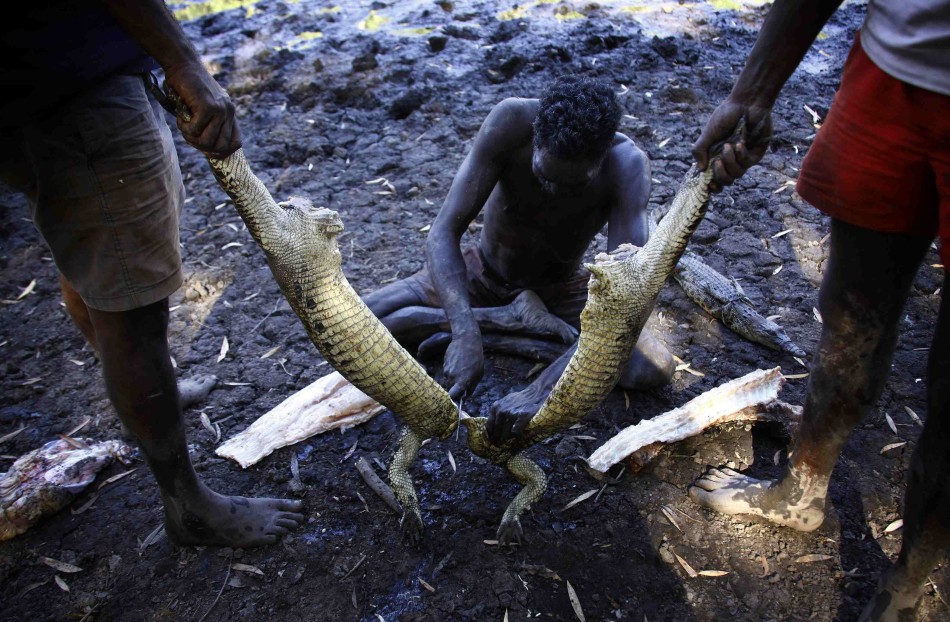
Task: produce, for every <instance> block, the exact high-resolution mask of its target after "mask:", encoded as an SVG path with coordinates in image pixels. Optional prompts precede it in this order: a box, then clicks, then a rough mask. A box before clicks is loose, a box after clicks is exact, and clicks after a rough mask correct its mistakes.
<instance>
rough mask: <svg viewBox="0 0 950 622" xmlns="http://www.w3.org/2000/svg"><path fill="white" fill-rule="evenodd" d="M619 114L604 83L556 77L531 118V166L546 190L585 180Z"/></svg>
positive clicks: (567, 187) (603, 151)
mask: <svg viewBox="0 0 950 622" xmlns="http://www.w3.org/2000/svg"><path fill="white" fill-rule="evenodd" d="M620 114H621V110H620V103H619V102H618V101H617V95H616V94H615V93H614V91H613V89H612V88H610V86H609V85H607V84H605V83H603V82H599V81H597V80H593V79H590V78H583V77H573V76H572V77H566V78H559V79H558V80H557V81H556V82H555V83H554V84H553V85H552V86H551V87H550V88H548V90H547V91H545V93H544V94H543V95H542V97H541V103H540V106H539V107H538V116H537V117H536V118H535V120H534V158H533V162H532V168H533V170H534V174H535V176H537V178H538V179H539V180H540V181H541V184H542V185H543V186H544V187H545V188H546V189H547V190H548V191H550V192H561V191H570V190H572V189H575V190H576V189H581V188H584V187H585V186H587V184H588V183H590V181H591V180H592V179H593V178H594V176H595V175H596V174H597V172H598V171H599V170H600V165H601V164H602V163H603V160H604V156H606V154H607V150H608V149H609V148H610V145H611V144H612V142H613V138H614V134H615V133H616V131H617V128H618V127H619V125H620Z"/></svg>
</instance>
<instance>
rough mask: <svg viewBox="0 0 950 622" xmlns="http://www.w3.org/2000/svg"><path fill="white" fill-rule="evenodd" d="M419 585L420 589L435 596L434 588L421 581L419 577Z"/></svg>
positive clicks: (423, 580)
mask: <svg viewBox="0 0 950 622" xmlns="http://www.w3.org/2000/svg"><path fill="white" fill-rule="evenodd" d="M419 584H420V585H422V587H424V588H426V589H427V590H429V591H430V592H432V593H433V594H435V588H434V587H432V586H431V585H429V584H428V583H426V581H425V579H423V578H422V577H419Z"/></svg>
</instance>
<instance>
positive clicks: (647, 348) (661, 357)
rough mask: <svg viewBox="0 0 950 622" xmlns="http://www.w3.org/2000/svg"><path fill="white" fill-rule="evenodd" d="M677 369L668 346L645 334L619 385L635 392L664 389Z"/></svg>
mask: <svg viewBox="0 0 950 622" xmlns="http://www.w3.org/2000/svg"><path fill="white" fill-rule="evenodd" d="M675 369H676V366H675V364H674V362H673V355H672V353H671V352H670V351H669V349H668V348H667V347H666V344H664V343H663V342H662V341H661V340H660V339H658V338H657V337H655V336H654V335H652V334H651V333H648V332H643V333H642V334H641V335H640V339H639V341H637V345H636V347H635V348H634V349H633V354H632V355H631V356H630V359H629V360H628V361H627V363H626V364H625V365H624V367H623V370H622V371H621V372H620V380H619V382H618V383H617V384H618V385H619V386H620V387H621V388H623V389H633V390H644V389H653V388H656V387H662V386H665V385H667V384H669V383H670V380H671V379H672V378H673V372H674V371H675Z"/></svg>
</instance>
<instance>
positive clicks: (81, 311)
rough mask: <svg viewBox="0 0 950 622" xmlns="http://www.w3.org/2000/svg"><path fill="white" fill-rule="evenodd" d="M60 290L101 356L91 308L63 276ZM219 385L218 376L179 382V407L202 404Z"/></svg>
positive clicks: (81, 328)
mask: <svg viewBox="0 0 950 622" xmlns="http://www.w3.org/2000/svg"><path fill="white" fill-rule="evenodd" d="M59 288H60V289H61V290H62V293H63V302H64V303H65V304H66V311H68V312H69V317H71V318H72V320H73V322H74V323H75V324H76V326H77V327H78V328H79V332H81V333H82V335H83V337H85V338H86V341H87V342H88V343H89V345H90V346H91V347H92V349H93V350H94V351H95V352H96V356H98V355H99V344H98V342H97V341H96V331H95V329H94V328H93V326H92V319H91V318H90V317H89V307H87V306H86V303H85V301H83V299H82V296H80V295H79V292H77V291H76V290H75V289H73V286H72V285H70V284H69V281H67V280H66V277H64V276H63V275H62V274H60V275H59ZM217 383H218V378H217V376H213V375H208V376H196V377H194V378H188V379H183V380H179V381H178V396H179V405H180V406H181V408H188V407H189V406H194V405H195V404H198V403H200V402H203V401H204V400H205V398H207V397H208V394H209V393H211V390H212V389H214V387H215V385H216V384H217Z"/></svg>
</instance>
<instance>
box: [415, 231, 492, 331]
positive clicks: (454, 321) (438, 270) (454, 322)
mask: <svg viewBox="0 0 950 622" xmlns="http://www.w3.org/2000/svg"><path fill="white" fill-rule="evenodd" d="M426 259H427V262H428V268H429V274H430V275H431V276H432V283H433V287H434V288H435V291H436V293H438V295H439V300H440V301H441V303H442V308H443V309H444V310H445V315H446V317H447V318H448V321H449V325H450V326H451V328H452V336H453V337H455V338H458V337H465V336H469V335H481V332H480V331H479V328H478V323H477V322H476V321H475V315H474V313H473V312H472V307H471V304H470V302H469V298H468V288H467V287H466V286H465V278H466V269H465V260H464V259H463V258H462V250H461V248H460V246H459V238H456V237H455V236H454V235H450V234H449V235H439V233H438V232H437V231H435V235H433V234H432V233H430V238H429V240H428V242H427V243H426Z"/></svg>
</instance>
